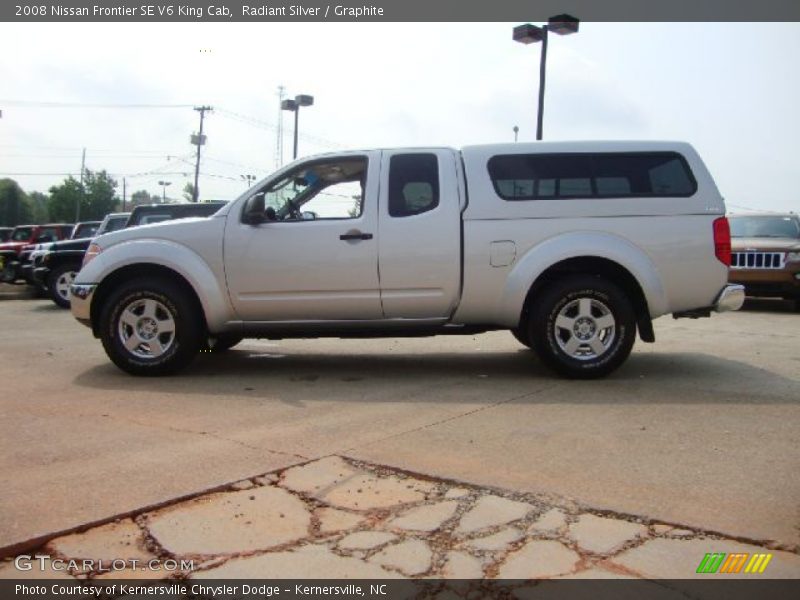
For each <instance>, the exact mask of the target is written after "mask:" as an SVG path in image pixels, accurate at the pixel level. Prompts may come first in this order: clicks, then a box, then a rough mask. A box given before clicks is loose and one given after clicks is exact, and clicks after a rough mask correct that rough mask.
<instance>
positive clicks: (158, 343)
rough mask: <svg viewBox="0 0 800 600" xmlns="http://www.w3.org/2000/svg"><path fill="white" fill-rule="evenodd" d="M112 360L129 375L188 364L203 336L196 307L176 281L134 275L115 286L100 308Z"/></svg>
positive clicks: (166, 371) (103, 334) (102, 332)
mask: <svg viewBox="0 0 800 600" xmlns="http://www.w3.org/2000/svg"><path fill="white" fill-rule="evenodd" d="M100 338H101V340H102V342H103V348H105V351H106V354H108V357H109V358H110V359H111V361H112V362H113V363H114V364H115V365H117V366H118V367H119V368H120V369H122V370H123V371H126V372H128V373H130V374H131V375H145V376H155V375H167V374H170V373H174V372H176V371H178V370H180V369H182V368H184V367H185V366H187V365H188V364H189V363H190V362H191V361H192V359H193V358H194V357H195V356H196V355H197V353H198V352H199V350H200V347H201V345H202V343H203V342H204V341H205V339H206V333H205V326H204V324H203V321H202V317H201V315H200V313H199V311H198V308H197V307H196V305H195V302H193V300H192V298H190V297H189V294H187V293H186V292H185V291H184V290H183V289H182V288H181V287H180V286H178V285H175V284H174V283H172V282H170V281H167V280H164V279H144V278H143V279H134V280H132V281H129V282H127V283H125V284H124V285H122V286H121V287H119V288H118V289H117V290H114V291H113V292H112V293H111V295H110V296H109V297H108V299H107V300H106V302H105V304H104V306H103V308H102V311H101V313H100Z"/></svg>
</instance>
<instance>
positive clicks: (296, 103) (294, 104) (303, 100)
mask: <svg viewBox="0 0 800 600" xmlns="http://www.w3.org/2000/svg"><path fill="white" fill-rule="evenodd" d="M313 104H314V96H309V95H307V94H300V95H299V96H295V97H294V100H282V101H281V109H282V110H289V111H292V112H294V151H293V153H292V159H295V158H297V136H298V129H297V126H298V123H299V120H300V107H301V106H311V105H313Z"/></svg>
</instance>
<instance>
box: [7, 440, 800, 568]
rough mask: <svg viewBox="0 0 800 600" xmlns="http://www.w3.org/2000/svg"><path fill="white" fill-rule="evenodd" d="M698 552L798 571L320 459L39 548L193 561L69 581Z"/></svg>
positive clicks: (721, 543) (546, 506)
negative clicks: (175, 567) (179, 567)
mask: <svg viewBox="0 0 800 600" xmlns="http://www.w3.org/2000/svg"><path fill="white" fill-rule="evenodd" d="M709 552H725V553H749V554H757V553H770V554H772V559H771V560H770V563H769V567H768V569H767V570H766V571H765V573H764V574H763V575H762V576H768V577H770V578H798V577H800V555H798V553H797V549H796V548H790V549H784V550H775V549H769V548H766V547H765V546H764V545H758V542H756V543H745V542H743V541H741V540H733V539H729V538H725V537H724V536H721V535H718V534H714V533H710V532H703V531H698V530H694V529H689V528H685V527H680V526H678V525H672V524H668V523H660V522H654V521H652V520H649V519H647V518H644V517H632V516H620V515H612V514H609V513H607V512H606V513H602V512H600V511H594V510H592V509H590V508H587V507H581V506H577V505H575V504H573V503H570V502H557V501H554V500H553V499H552V498H544V497H539V496H535V495H524V494H515V493H510V492H504V491H502V490H495V489H487V488H479V487H473V486H468V485H465V484H453V483H450V482H445V481H440V480H434V479H429V478H426V477H424V476H420V475H411V474H408V473H403V472H399V471H396V470H392V469H390V468H386V467H379V466H375V465H369V464H364V463H360V462H355V461H351V460H348V459H345V458H342V457H338V456H331V457H327V458H323V459H320V460H316V461H313V462H310V463H308V464H305V465H301V466H295V467H291V468H288V469H285V470H283V471H280V472H277V473H270V474H264V475H261V476H258V477H254V478H252V479H248V480H244V481H239V482H236V483H234V484H231V485H230V486H229V488H228V489H226V490H225V491H221V492H214V493H207V494H203V495H200V496H198V497H195V498H193V499H191V500H186V501H182V502H177V503H175V504H172V505H170V506H167V507H163V508H160V509H157V510H153V511H150V512H142V513H141V514H138V515H136V516H134V517H133V518H125V519H119V520H117V521H115V522H112V523H108V524H105V525H101V526H98V527H94V528H91V529H88V530H87V531H84V532H81V533H75V534H71V535H66V536H62V537H59V538H56V539H53V540H51V541H50V542H48V543H47V544H46V545H44V546H43V547H42V548H39V549H38V551H37V552H36V553H38V554H47V555H50V556H52V557H54V558H62V559H75V560H83V559H93V560H95V561H96V560H103V561H105V562H106V563H107V564H108V563H110V562H111V561H112V560H120V559H121V560H127V561H132V560H138V561H139V564H141V563H142V561H146V560H149V559H153V558H160V559H177V560H191V561H193V562H194V569H193V570H190V571H177V572H172V573H167V572H164V571H155V572H153V571H142V570H141V569H140V570H133V569H128V570H126V571H123V572H116V573H103V572H97V571H88V572H86V571H81V570H78V569H76V570H73V571H72V572H71V573H70V575H71V576H73V577H77V578H80V579H95V578H103V577H108V576H114V577H116V578H124V577H137V578H142V577H149V578H163V577H173V578H174V577H178V578H198V579H207V578H208V579H216V578H228V577H232V578H243V577H249V578H403V577H434V578H435V577H442V578H455V579H473V578H509V579H540V578H609V577H612V578H630V577H634V578H678V579H685V578H692V577H698V575H696V573H695V571H696V569H697V566H698V565H699V564H700V561H701V560H702V559H703V557H704V555H705V554H706V553H709ZM30 554H34V553H33V552H31V553H30ZM21 575H22V576H24V577H53V576H56V575H57V574H55V573H52V572H48V571H45V572H44V573H42V572H40V571H37V570H33V571H29V572H27V573H25V574H20V573H19V572H18V571H16V570H15V569H14V567H13V563H12V562H11V561H10V560H7V561H4V562H3V563H1V564H0V578H13V577H20V576H21ZM725 576H726V577H737V576H738V577H751V578H752V577H753V575H752V574H745V573H739V574H738V575H736V574H733V575H725ZM703 577H708V575H703Z"/></svg>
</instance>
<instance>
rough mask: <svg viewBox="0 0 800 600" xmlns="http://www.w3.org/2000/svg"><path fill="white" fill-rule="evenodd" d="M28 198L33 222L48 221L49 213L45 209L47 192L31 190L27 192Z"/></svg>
mask: <svg viewBox="0 0 800 600" xmlns="http://www.w3.org/2000/svg"><path fill="white" fill-rule="evenodd" d="M28 200H29V202H30V205H31V211H32V212H33V222H34V223H47V222H48V221H50V213H49V212H48V211H47V202H48V200H49V198H48V197H47V194H43V193H42V192H31V193H29V194H28Z"/></svg>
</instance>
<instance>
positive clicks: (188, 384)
mask: <svg viewBox="0 0 800 600" xmlns="http://www.w3.org/2000/svg"><path fill="white" fill-rule="evenodd" d="M19 298H20V295H19V289H17V288H11V287H9V286H0V381H2V386H3V392H2V394H1V399H0V415H2V418H0V444H1V446H0V481H3V482H4V490H3V494H2V495H0V548H3V549H4V551H3V553H4V554H7V553H8V552H10V551H12V550H15V549H16V550H18V549H20V548H23V547H26V545H31V544H32V543H33V540H42V539H46V538H48V537H50V536H52V535H54V534H56V533H58V532H65V531H69V530H72V529H74V528H76V527H80V526H83V525H86V524H88V523H96V522H103V521H105V520H108V519H109V518H111V517H114V516H117V515H121V514H127V513H131V512H134V511H138V510H141V509H142V508H145V507H152V506H156V505H160V504H162V503H165V502H168V501H172V500H174V499H176V498H180V497H184V496H187V495H192V494H196V493H198V492H200V491H203V490H208V489H212V488H216V487H218V486H221V485H224V484H227V483H229V482H232V481H237V480H240V479H243V478H247V477H252V476H253V475H255V474H259V473H264V472H267V471H270V470H276V469H280V468H284V467H287V466H289V465H292V464H297V463H302V462H306V461H308V460H311V459H315V458H319V457H324V456H328V455H331V454H339V455H343V456H348V457H351V458H355V459H361V460H366V461H370V462H372V463H375V464H383V465H387V466H391V467H395V468H399V469H405V470H409V471H414V472H419V473H423V474H426V475H431V476H436V477H441V478H446V479H452V480H457V481H464V482H467V483H472V484H476V485H484V486H497V487H499V488H503V489H506V490H511V491H519V492H526V493H527V492H531V493H543V494H550V495H553V496H554V497H560V498H565V499H568V500H570V501H574V502H577V503H579V504H581V505H584V506H588V507H591V508H592V509H595V510H608V511H610V513H617V514H622V515H640V516H647V517H648V518H657V519H660V520H662V521H664V522H666V523H671V524H675V525H685V526H689V527H697V528H702V529H704V530H707V531H718V532H720V533H722V534H725V535H726V536H729V537H731V538H735V539H741V540H743V541H748V540H749V541H758V542H760V543H770V544H773V543H774V545H777V546H778V547H782V548H785V549H795V550H796V549H797V547H798V545H799V544H800V505H799V504H798V501H797V499H798V498H800V428H798V425H800V329H799V328H798V327H797V325H798V322H800V315H799V314H797V313H793V312H791V311H790V307H789V306H788V305H786V304H784V303H781V302H768V301H762V302H758V303H750V304H749V305H748V307H747V310H744V311H741V312H739V313H734V314H725V315H716V316H714V317H712V318H711V319H702V320H697V321H689V320H681V321H674V320H672V319H671V318H662V319H659V320H658V321H656V324H655V325H656V337H657V339H658V341H657V342H656V344H643V343H640V342H638V343H637V345H636V347H635V349H634V353H633V354H632V356H631V358H630V359H629V361H628V362H627V364H626V365H625V366H623V368H622V369H620V370H619V371H618V372H617V373H615V374H614V375H613V376H611V377H609V378H608V379H605V380H602V381H592V382H572V381H565V380H562V379H558V378H556V377H553V376H552V375H551V374H550V373H549V372H548V371H547V370H545V369H544V368H543V367H542V366H541V365H540V364H538V363H537V361H536V360H535V358H534V357H533V356H532V353H531V352H530V351H528V350H526V349H524V348H522V347H521V346H520V345H519V344H518V343H517V342H516V341H515V340H514V339H513V338H512V337H511V335H510V334H508V333H506V332H496V333H490V334H484V335H480V336H475V337H471V336H470V337H450V338H445V337H438V338H427V339H416V340H415V339H410V340H404V339H397V340H395V339H385V340H335V339H334V340H292V341H282V342H267V341H248V342H244V343H242V344H241V345H240V346H237V348H236V349H234V350H232V351H230V352H229V353H227V354H226V355H221V356H216V355H210V354H208V355H201V356H200V357H199V358H198V360H197V361H196V362H195V363H194V364H193V365H192V366H191V367H190V368H189V369H188V370H187V371H185V372H184V373H183V374H181V375H179V376H175V377H170V378H162V379H141V378H133V377H130V376H128V375H126V374H124V373H122V372H121V371H119V370H117V369H116V368H115V367H114V366H113V365H112V364H111V363H110V362H109V361H108V359H107V358H106V356H105V354H104V352H103V350H102V347H101V345H100V343H99V342H98V341H97V340H94V339H93V338H92V336H91V334H90V332H89V330H88V329H86V328H85V327H83V326H81V325H79V324H78V323H76V322H75V321H74V320H73V319H72V317H71V315H70V314H69V312H68V311H63V310H61V309H58V308H56V307H55V306H54V305H53V304H52V303H51V302H50V301H49V300H35V299H19ZM29 542H30V543H29Z"/></svg>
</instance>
